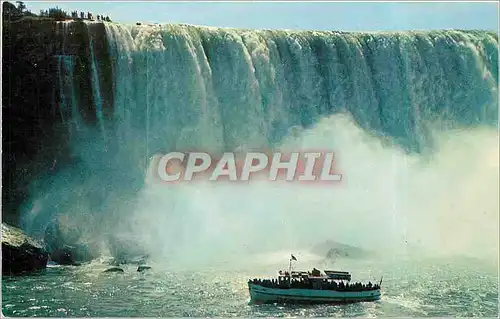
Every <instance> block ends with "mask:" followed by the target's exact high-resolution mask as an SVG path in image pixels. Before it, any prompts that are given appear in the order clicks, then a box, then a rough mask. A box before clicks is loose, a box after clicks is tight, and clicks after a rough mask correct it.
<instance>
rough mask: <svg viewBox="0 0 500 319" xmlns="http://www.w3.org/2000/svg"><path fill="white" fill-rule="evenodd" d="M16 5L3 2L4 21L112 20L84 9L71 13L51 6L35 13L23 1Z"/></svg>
mask: <svg viewBox="0 0 500 319" xmlns="http://www.w3.org/2000/svg"><path fill="white" fill-rule="evenodd" d="M16 4H17V6H16V5H14V4H12V3H10V2H4V3H3V19H4V21H5V20H7V21H15V20H19V19H22V18H24V17H31V18H48V19H54V20H56V21H65V20H89V21H96V20H97V21H106V22H111V19H110V18H109V17H108V16H104V15H97V16H96V17H95V18H94V15H93V14H92V13H91V12H83V11H80V12H78V11H72V12H70V13H68V12H66V11H64V10H62V9H60V8H58V7H55V8H49V9H48V10H40V13H39V14H38V15H37V14H34V13H32V12H31V11H30V10H28V9H27V8H26V5H25V4H24V2H22V1H16Z"/></svg>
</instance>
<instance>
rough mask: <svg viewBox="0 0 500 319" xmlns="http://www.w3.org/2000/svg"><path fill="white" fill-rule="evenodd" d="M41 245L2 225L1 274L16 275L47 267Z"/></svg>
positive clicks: (46, 256)
mask: <svg viewBox="0 0 500 319" xmlns="http://www.w3.org/2000/svg"><path fill="white" fill-rule="evenodd" d="M47 260H48V253H47V251H46V250H45V249H44V247H43V245H42V244H40V243H38V242H37V241H35V240H34V239H32V238H30V237H28V236H26V235H25V234H24V233H23V232H22V231H21V230H20V229H18V228H15V227H12V226H9V225H7V224H4V223H2V274H3V275H16V274H21V273H26V272H31V271H37V270H41V269H45V267H47Z"/></svg>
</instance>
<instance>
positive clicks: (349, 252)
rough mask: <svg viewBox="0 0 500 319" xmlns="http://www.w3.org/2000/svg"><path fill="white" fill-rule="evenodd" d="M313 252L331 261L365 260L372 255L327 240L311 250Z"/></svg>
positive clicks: (356, 248)
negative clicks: (341, 259) (337, 259)
mask: <svg viewBox="0 0 500 319" xmlns="http://www.w3.org/2000/svg"><path fill="white" fill-rule="evenodd" d="M311 252H312V253H314V254H317V255H319V256H322V257H325V258H326V259H331V260H334V259H336V258H364V257H367V256H369V255H370V253H371V252H369V251H367V250H365V249H362V248H358V247H354V246H350V245H346V244H342V243H339V242H335V241H333V240H327V241H325V242H322V243H319V244H317V245H315V246H314V247H313V248H312V249H311Z"/></svg>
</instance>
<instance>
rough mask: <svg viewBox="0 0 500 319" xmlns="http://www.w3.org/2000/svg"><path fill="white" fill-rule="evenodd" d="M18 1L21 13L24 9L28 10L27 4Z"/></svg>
mask: <svg viewBox="0 0 500 319" xmlns="http://www.w3.org/2000/svg"><path fill="white" fill-rule="evenodd" d="M16 3H17V10H19V12H20V13H23V12H24V10H26V5H25V4H24V2H22V1H16Z"/></svg>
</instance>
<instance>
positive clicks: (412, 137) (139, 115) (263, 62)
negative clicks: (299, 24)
mask: <svg viewBox="0 0 500 319" xmlns="http://www.w3.org/2000/svg"><path fill="white" fill-rule="evenodd" d="M106 32H107V35H108V39H109V42H110V52H111V54H112V55H113V61H114V62H115V70H116V74H115V79H116V81H117V82H116V89H115V97H116V99H115V103H114V106H115V116H116V119H117V121H118V122H120V123H122V124H123V125H124V127H136V128H140V129H142V130H146V131H147V132H145V133H144V134H145V135H146V136H147V138H146V139H145V140H147V144H148V145H147V146H146V148H147V149H150V150H153V152H154V150H159V149H165V148H171V149H182V148H193V147H194V148H196V147H197V148H205V149H208V150H210V151H214V152H216V151H218V150H222V149H224V150H227V149H235V148H237V147H241V146H244V147H247V148H263V147H271V146H272V145H273V144H274V143H276V142H279V141H280V140H281V139H282V138H283V137H284V136H286V135H288V134H289V130H290V129H291V128H293V127H304V128H308V127H311V126H313V125H314V124H315V123H317V122H318V121H319V120H320V119H321V118H323V117H326V116H328V115H330V114H333V113H338V112H345V113H349V114H350V115H351V116H352V117H353V118H354V119H355V120H356V122H357V123H358V125H359V126H360V127H362V128H363V129H364V130H366V131H368V132H371V133H372V134H374V135H376V136H385V137H390V138H392V139H393V140H394V141H395V142H396V143H397V144H399V145H401V146H403V147H404V148H407V149H410V150H419V149H421V148H423V147H426V146H429V145H428V144H429V143H430V141H429V140H428V136H427V135H428V134H429V130H430V129H431V128H432V126H433V125H441V126H443V125H444V126H447V127H449V128H452V127H460V126H463V125H465V126H468V125H480V124H487V125H496V123H497V102H498V100H497V94H498V91H497V86H498V72H497V66H498V62H497V57H498V53H497V45H498V41H497V37H496V35H495V34H493V33H489V32H479V31H478V32H475V31H435V32H401V33H343V32H313V31H308V32H295V31H251V30H232V29H217V28H203V27H195V26H188V25H150V26H125V25H117V24H106ZM124 130H127V129H125V128H124Z"/></svg>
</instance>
